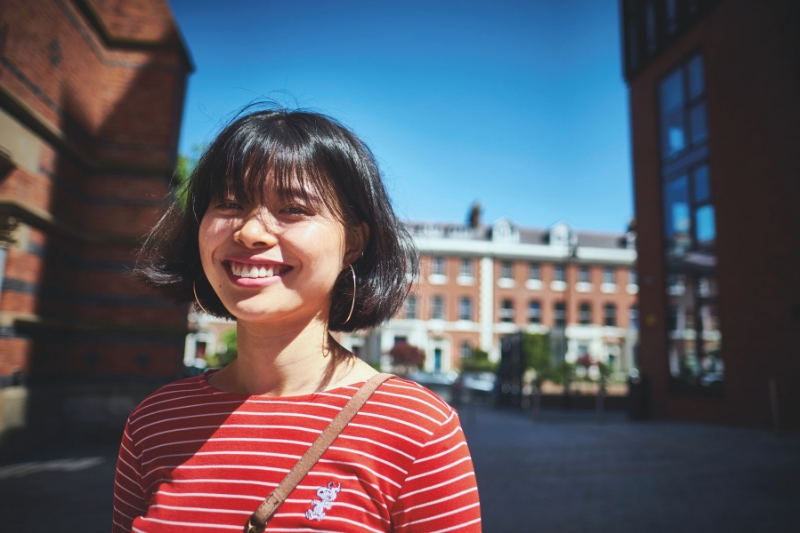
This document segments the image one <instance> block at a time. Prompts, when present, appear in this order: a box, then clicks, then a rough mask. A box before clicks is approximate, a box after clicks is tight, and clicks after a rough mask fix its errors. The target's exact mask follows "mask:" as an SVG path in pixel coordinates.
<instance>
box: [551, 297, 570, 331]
mask: <svg viewBox="0 0 800 533" xmlns="http://www.w3.org/2000/svg"><path fill="white" fill-rule="evenodd" d="M553 311H554V312H553V319H554V320H553V325H554V327H556V328H565V327H567V306H566V305H565V304H564V302H556V304H555V307H554V308H553Z"/></svg>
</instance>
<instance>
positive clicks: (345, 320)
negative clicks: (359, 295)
mask: <svg viewBox="0 0 800 533" xmlns="http://www.w3.org/2000/svg"><path fill="white" fill-rule="evenodd" d="M349 266H350V273H351V274H353V301H352V302H351V303H350V312H349V313H347V318H345V319H344V322H342V325H343V326H344V325H345V324H347V323H348V322H350V317H352V316H353V309H355V308H356V271H355V270H354V269H353V264H352V263H351V264H350V265H349Z"/></svg>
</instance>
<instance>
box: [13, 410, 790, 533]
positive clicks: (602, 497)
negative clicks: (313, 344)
mask: <svg viewBox="0 0 800 533" xmlns="http://www.w3.org/2000/svg"><path fill="white" fill-rule="evenodd" d="M461 417H462V422H463V425H464V430H465V432H466V434H467V438H468V441H469V444H470V449H471V450H472V454H473V457H474V461H475V468H476V472H477V476H478V484H479V488H480V491H481V499H482V510H483V516H484V530H485V531H486V532H487V533H515V532H520V533H530V532H537V533H540V532H545V533H549V532H553V533H569V532H572V531H575V532H578V531H580V532H581V533H588V532H591V533H598V532H600V533H601V532H606V531H609V532H610V531H614V532H617V531H626V532H627V531H635V532H637V533H640V532H641V533H643V532H655V533H660V532H676V531H678V532H687V533H692V532H701V531H702V532H704V533H708V532H717V531H724V532H725V533H735V532H751V531H759V532H760V531H769V532H784V531H786V532H788V531H792V532H797V531H800V436H798V435H790V436H786V437H783V438H780V439H776V438H775V437H774V436H773V435H772V434H771V433H769V432H767V431H759V430H745V429H735V428H721V427H713V426H700V425H692V424H678V423H657V422H648V423H636V424H634V423H630V422H628V421H626V420H625V419H624V418H623V417H621V416H620V415H609V417H608V419H607V420H606V422H605V423H603V424H598V423H596V422H595V421H594V418H593V413H575V412H573V413H567V414H563V413H559V412H555V411H552V412H545V414H544V417H543V421H542V422H540V423H533V422H532V421H531V420H529V419H528V418H527V417H525V416H523V415H522V414H520V413H513V412H498V411H489V410H486V409H481V408H478V409H475V410H470V409H469V408H463V409H462V410H461ZM115 455H116V449H115V446H112V445H102V446H101V445H97V446H80V447H77V446H63V445H62V446H57V447H54V448H52V449H51V450H49V451H47V452H40V453H36V454H34V455H31V456H29V457H25V458H20V459H19V460H17V461H15V462H14V463H12V464H0V531H2V532H6V531H8V532H14V533H27V532H31V533H34V532H35V533H40V532H42V531H47V530H53V531H59V533H93V532H98V533H99V532H107V531H108V530H109V527H110V526H109V524H110V523H111V500H112V497H111V491H112V487H113V475H114V461H115Z"/></svg>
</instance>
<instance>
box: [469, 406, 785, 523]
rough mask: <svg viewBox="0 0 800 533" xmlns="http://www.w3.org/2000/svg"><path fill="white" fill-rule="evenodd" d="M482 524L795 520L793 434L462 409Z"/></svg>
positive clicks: (610, 416) (581, 414)
mask: <svg viewBox="0 0 800 533" xmlns="http://www.w3.org/2000/svg"><path fill="white" fill-rule="evenodd" d="M460 415H461V420H462V424H463V426H464V431H465V433H466V435H467V440H468V442H469V446H470V450H471V452H472V455H473V459H474V463H475V469H476V475H477V477H478V486H479V490H480V493H481V504H482V505H481V508H482V512H483V519H484V522H483V523H484V531H486V532H487V533H494V532H502V533H514V532H520V533H530V532H537V533H545V532H553V533H569V532H581V533H586V532H592V533H602V532H612V531H613V532H618V531H636V532H665V533H666V532H682V533H691V532H698V533H699V532H704V533H710V532H717V531H720V532H725V533H734V532H751V531H770V532H784V531H785V532H789V531H792V532H796V531H800V436H798V435H796V434H795V435H788V436H785V437H782V438H780V439H778V438H776V437H775V436H774V435H773V434H772V433H771V432H768V431H763V430H752V429H738V428H726V427H717V426H703V425H695V424H684V423H675V422H669V423H667V422H645V423H641V422H637V423H634V422H629V421H628V420H627V419H626V418H625V416H624V415H623V414H621V413H607V414H606V421H605V422H604V423H598V422H596V421H595V419H594V412H593V411H571V412H564V411H555V410H545V411H544V413H543V416H542V422H540V423H535V422H533V421H532V420H531V419H530V418H528V413H523V412H514V411H507V412H504V411H490V410H487V409H481V408H477V409H474V410H473V411H472V412H471V411H470V408H468V407H467V408H462V409H461V411H460Z"/></svg>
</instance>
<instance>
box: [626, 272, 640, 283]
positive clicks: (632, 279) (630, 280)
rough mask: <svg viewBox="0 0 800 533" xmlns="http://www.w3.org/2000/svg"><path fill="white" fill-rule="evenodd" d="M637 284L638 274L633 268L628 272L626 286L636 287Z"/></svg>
mask: <svg viewBox="0 0 800 533" xmlns="http://www.w3.org/2000/svg"><path fill="white" fill-rule="evenodd" d="M638 284H639V274H638V273H637V272H636V269H635V268H632V269H630V270H628V285H638Z"/></svg>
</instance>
